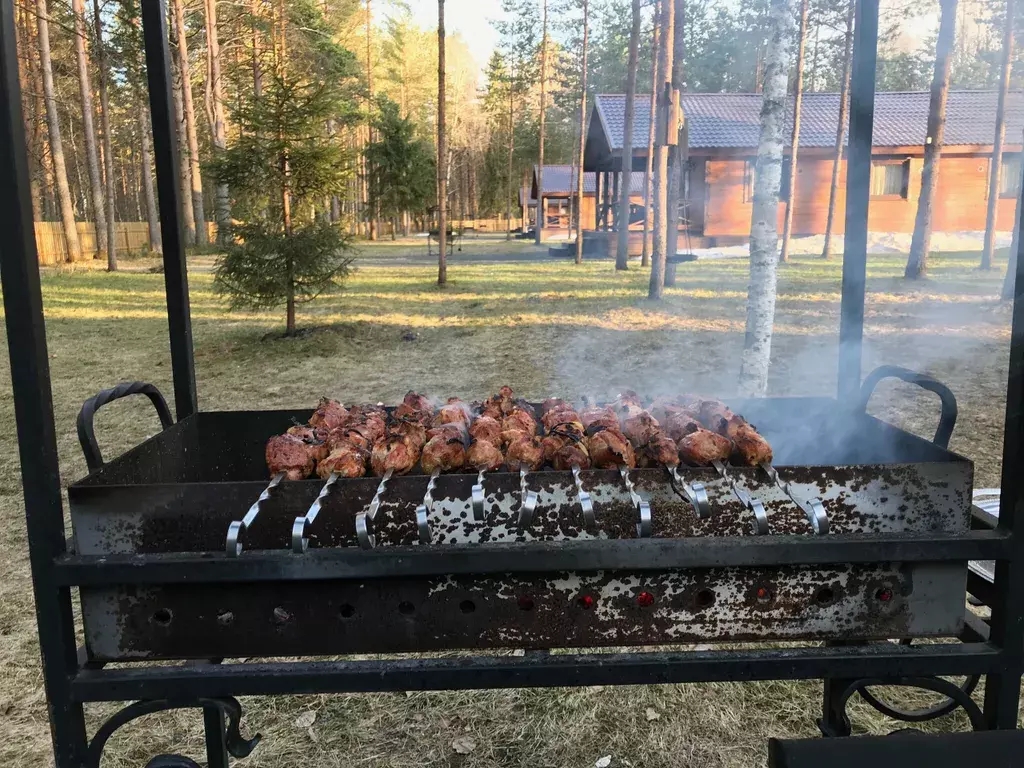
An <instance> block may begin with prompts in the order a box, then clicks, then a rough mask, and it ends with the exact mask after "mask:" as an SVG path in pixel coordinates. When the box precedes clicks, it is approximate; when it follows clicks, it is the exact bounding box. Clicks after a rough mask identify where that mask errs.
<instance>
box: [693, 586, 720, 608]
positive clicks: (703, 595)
mask: <svg viewBox="0 0 1024 768" xmlns="http://www.w3.org/2000/svg"><path fill="white" fill-rule="evenodd" d="M694 600H695V601H696V603H697V607H698V608H710V607H711V606H712V605H714V602H715V593H714V592H713V591H712V590H710V589H708V588H707V587H704V588H703V589H698V590H697V594H696V595H694Z"/></svg>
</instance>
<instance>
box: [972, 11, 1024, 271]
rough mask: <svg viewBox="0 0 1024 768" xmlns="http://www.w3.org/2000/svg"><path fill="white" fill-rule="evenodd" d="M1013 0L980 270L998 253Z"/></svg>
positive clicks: (1005, 42)
mask: <svg viewBox="0 0 1024 768" xmlns="http://www.w3.org/2000/svg"><path fill="white" fill-rule="evenodd" d="M1015 21H1016V19H1015V18H1014V0H1006V21H1005V22H1004V23H1003V59H1002V62H1001V70H1002V71H1001V72H1000V74H999V101H998V103H997V105H996V133H995V139H994V140H993V142H992V161H991V162H990V163H989V166H988V209H987V210H986V211H985V244H984V246H983V247H982V250H981V268H982V269H992V251H993V250H995V239H996V209H997V206H998V205H999V174H1000V170H1001V168H1002V165H1003V141H1004V140H1005V139H1006V94H1007V92H1008V91H1009V90H1010V70H1011V67H1012V60H1013V25H1014V22H1015Z"/></svg>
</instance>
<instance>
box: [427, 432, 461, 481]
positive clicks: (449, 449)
mask: <svg viewBox="0 0 1024 768" xmlns="http://www.w3.org/2000/svg"><path fill="white" fill-rule="evenodd" d="M465 464H466V446H465V445H464V444H463V442H462V440H460V439H458V438H452V437H448V436H446V435H444V434H440V435H437V436H436V437H432V438H430V439H429V440H428V441H427V444H426V445H424V446H423V452H422V453H421V454H420V466H422V467H423V471H424V472H426V473H427V474H431V473H433V471H434V470H435V469H440V470H441V471H442V472H451V471H452V470H453V469H462V467H463V466H464V465H465Z"/></svg>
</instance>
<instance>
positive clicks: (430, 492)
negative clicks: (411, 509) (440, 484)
mask: <svg viewBox="0 0 1024 768" xmlns="http://www.w3.org/2000/svg"><path fill="white" fill-rule="evenodd" d="M440 474H441V470H440V469H435V470H434V471H433V472H431V473H430V480H429V481H428V482H427V492H426V493H425V494H423V503H422V504H420V505H419V506H418V507H416V529H417V531H419V536H420V544H429V543H430V508H431V507H433V506H434V487H435V486H436V485H437V478H438V476H439V475H440Z"/></svg>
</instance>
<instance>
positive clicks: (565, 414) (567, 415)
mask: <svg viewBox="0 0 1024 768" xmlns="http://www.w3.org/2000/svg"><path fill="white" fill-rule="evenodd" d="M579 420H580V415H579V414H578V413H576V411H575V410H573V409H572V408H569V407H560V408H554V409H552V410H550V411H545V413H544V415H543V416H541V417H540V421H541V423H542V424H543V425H544V428H545V429H547V430H551V429H552V428H553V427H555V426H557V425H558V424H567V423H570V422H579Z"/></svg>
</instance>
